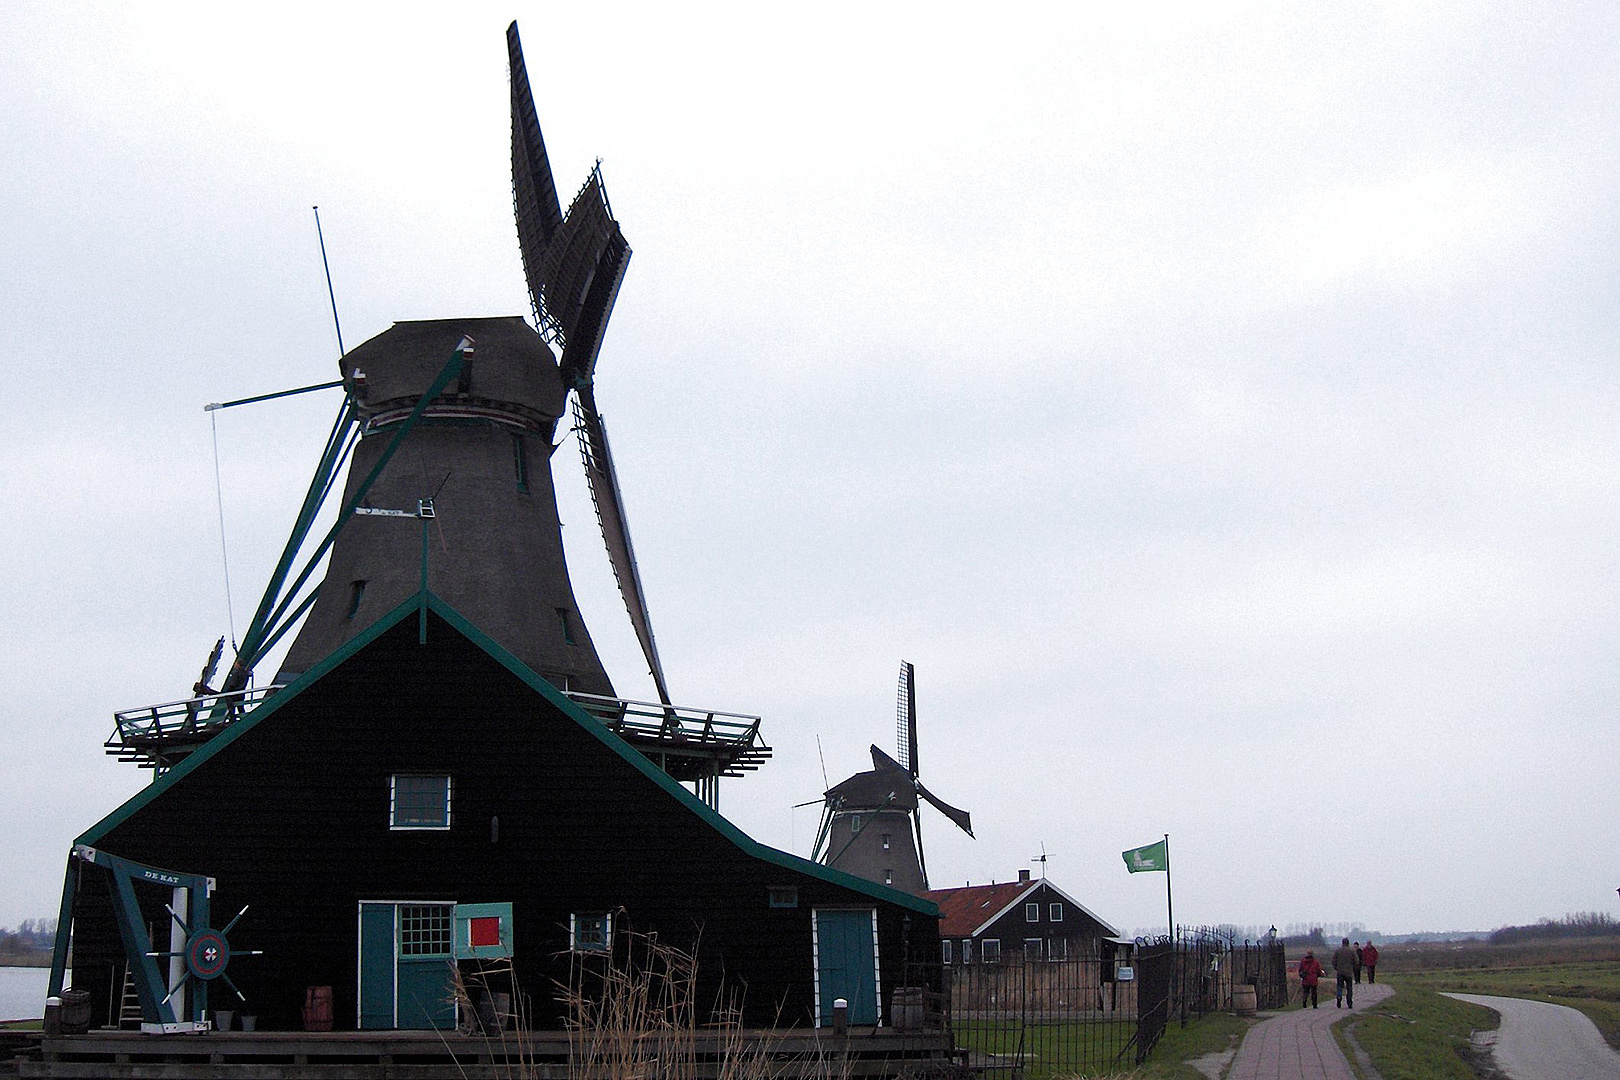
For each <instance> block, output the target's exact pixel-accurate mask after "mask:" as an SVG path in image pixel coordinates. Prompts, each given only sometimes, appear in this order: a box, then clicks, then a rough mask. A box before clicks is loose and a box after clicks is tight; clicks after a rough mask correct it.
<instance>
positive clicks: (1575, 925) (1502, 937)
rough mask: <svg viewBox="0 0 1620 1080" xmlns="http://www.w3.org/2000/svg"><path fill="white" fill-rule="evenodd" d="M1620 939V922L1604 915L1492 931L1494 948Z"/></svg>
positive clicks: (1567, 917)
mask: <svg viewBox="0 0 1620 1080" xmlns="http://www.w3.org/2000/svg"><path fill="white" fill-rule="evenodd" d="M1583 937H1620V920H1616V919H1614V918H1613V917H1612V916H1609V915H1607V914H1605V913H1603V912H1601V911H1581V912H1577V913H1576V914H1574V915H1565V916H1564V917H1563V918H1562V919H1542V920H1541V921H1540V922H1538V923H1533V924H1531V925H1529V926H1504V927H1502V928H1501V929H1499V930H1492V931H1491V936H1490V937H1489V938H1488V939H1487V940H1488V941H1490V943H1491V944H1492V945H1512V944H1514V943H1516V942H1520V941H1548V940H1552V939H1554V938H1583Z"/></svg>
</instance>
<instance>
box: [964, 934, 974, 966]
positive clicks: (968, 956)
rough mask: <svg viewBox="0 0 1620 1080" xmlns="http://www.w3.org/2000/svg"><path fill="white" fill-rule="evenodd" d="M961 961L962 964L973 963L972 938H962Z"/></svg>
mask: <svg viewBox="0 0 1620 1080" xmlns="http://www.w3.org/2000/svg"><path fill="white" fill-rule="evenodd" d="M962 963H964V964H971V963H973V939H972V938H963V939H962Z"/></svg>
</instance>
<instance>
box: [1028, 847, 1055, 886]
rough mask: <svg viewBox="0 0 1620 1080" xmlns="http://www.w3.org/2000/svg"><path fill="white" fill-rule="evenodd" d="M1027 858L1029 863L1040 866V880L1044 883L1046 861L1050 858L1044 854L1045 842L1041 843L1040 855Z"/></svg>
mask: <svg viewBox="0 0 1620 1080" xmlns="http://www.w3.org/2000/svg"><path fill="white" fill-rule="evenodd" d="M1029 858H1030V861H1031V862H1038V863H1040V864H1041V880H1042V881H1045V880H1046V860H1047V859H1049V858H1051V856H1050V855H1048V854H1047V853H1046V841H1044V840H1043V841H1041V853H1040V854H1039V855H1031V856H1030V857H1029Z"/></svg>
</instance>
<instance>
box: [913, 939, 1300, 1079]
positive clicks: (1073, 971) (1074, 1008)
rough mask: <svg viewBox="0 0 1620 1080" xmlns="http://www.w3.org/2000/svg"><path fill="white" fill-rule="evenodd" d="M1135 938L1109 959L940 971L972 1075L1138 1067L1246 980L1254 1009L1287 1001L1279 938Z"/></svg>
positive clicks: (1230, 999)
mask: <svg viewBox="0 0 1620 1080" xmlns="http://www.w3.org/2000/svg"><path fill="white" fill-rule="evenodd" d="M1178 931H1179V932H1178V933H1177V935H1176V937H1175V939H1174V940H1172V939H1171V938H1169V937H1159V938H1151V939H1143V938H1138V939H1137V941H1136V942H1135V944H1134V945H1132V946H1125V947H1122V948H1121V950H1120V954H1119V955H1118V956H1116V957H1115V958H1113V959H1073V960H1061V961H1041V960H1033V959H1029V960H1026V959H1024V958H1022V957H1018V956H1009V957H1007V958H1005V959H1004V960H1003V961H1001V962H999V963H992V964H983V963H980V964H968V965H960V964H958V965H952V966H949V967H947V968H946V969H945V970H944V972H943V980H942V985H943V986H944V988H945V991H946V992H945V994H944V995H942V996H943V997H944V999H945V1002H944V1004H945V1006H946V1008H947V1009H948V1013H947V1015H948V1017H949V1023H950V1025H951V1028H952V1034H953V1038H954V1042H955V1045H956V1046H957V1048H958V1051H959V1055H960V1057H961V1060H962V1061H963V1063H964V1064H966V1065H967V1066H968V1068H969V1069H970V1070H971V1071H972V1072H974V1073H982V1074H985V1075H987V1076H992V1077H995V1076H1002V1077H1007V1078H1008V1080H1014V1078H1016V1080H1044V1078H1047V1077H1052V1076H1086V1075H1096V1074H1103V1073H1110V1072H1116V1071H1122V1070H1126V1069H1129V1068H1131V1067H1132V1066H1134V1065H1140V1064H1142V1063H1143V1062H1144V1061H1145V1060H1146V1059H1147V1057H1148V1055H1149V1054H1150V1053H1151V1052H1152V1050H1153V1048H1154V1046H1155V1045H1156V1044H1157V1043H1158V1041H1159V1037H1160V1035H1162V1034H1163V1032H1164V1029H1165V1027H1166V1026H1167V1025H1169V1024H1171V1023H1180V1024H1186V1023H1187V1022H1188V1021H1189V1020H1190V1019H1193V1018H1196V1017H1200V1016H1204V1015H1206V1014H1208V1013H1210V1012H1213V1011H1217V1010H1226V1009H1232V1008H1233V1007H1234V1001H1235V999H1236V998H1241V997H1243V996H1244V994H1243V993H1242V992H1241V991H1238V990H1237V988H1239V987H1245V988H1246V987H1248V986H1253V987H1254V988H1255V999H1256V1002H1257V1003H1258V1005H1259V1007H1260V1008H1278V1007H1280V1006H1281V1005H1282V1004H1284V1003H1285V1002H1286V996H1287V983H1286V966H1285V962H1284V960H1283V950H1282V946H1281V943H1280V942H1277V941H1274V940H1269V941H1261V942H1249V941H1245V942H1243V943H1241V944H1238V943H1237V942H1235V941H1234V940H1233V939H1232V938H1231V937H1229V936H1226V935H1223V934H1221V933H1219V932H1217V931H1213V930H1208V929H1202V928H1200V929H1190V928H1178Z"/></svg>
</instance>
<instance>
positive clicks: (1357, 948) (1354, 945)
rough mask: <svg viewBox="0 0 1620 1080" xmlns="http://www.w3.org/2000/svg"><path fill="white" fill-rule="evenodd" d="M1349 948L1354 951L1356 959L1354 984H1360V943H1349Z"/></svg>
mask: <svg viewBox="0 0 1620 1080" xmlns="http://www.w3.org/2000/svg"><path fill="white" fill-rule="evenodd" d="M1350 948H1352V949H1354V950H1355V957H1356V982H1360V981H1361V942H1359V941H1352V942H1351V943H1350Z"/></svg>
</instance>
